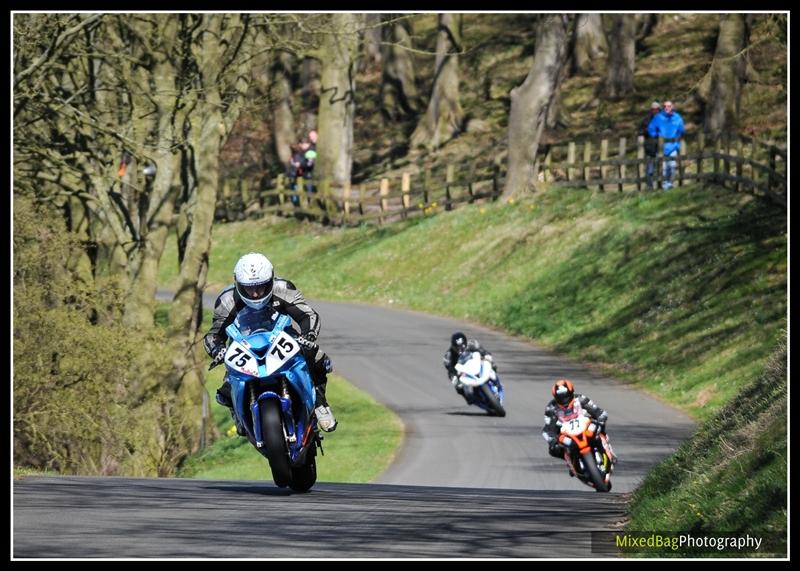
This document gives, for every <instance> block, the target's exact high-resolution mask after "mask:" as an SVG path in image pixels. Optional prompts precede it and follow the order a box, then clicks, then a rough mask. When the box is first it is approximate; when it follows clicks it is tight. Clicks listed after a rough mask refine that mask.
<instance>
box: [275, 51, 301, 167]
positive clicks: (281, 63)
mask: <svg viewBox="0 0 800 571" xmlns="http://www.w3.org/2000/svg"><path fill="white" fill-rule="evenodd" d="M293 59H294V58H293V57H292V56H291V55H290V54H288V53H286V52H279V53H278V54H276V56H275V60H274V62H273V64H272V66H271V70H270V72H271V73H270V75H271V78H272V81H271V82H270V98H269V101H270V105H271V106H272V133H273V142H274V144H275V153H276V154H277V155H278V158H279V159H280V161H281V164H282V165H284V166H285V165H286V164H287V163H288V162H289V159H290V158H291V156H292V151H291V148H290V145H292V144H293V143H295V142H297V141H296V140H295V139H296V136H295V132H294V115H293V114H292V67H293Z"/></svg>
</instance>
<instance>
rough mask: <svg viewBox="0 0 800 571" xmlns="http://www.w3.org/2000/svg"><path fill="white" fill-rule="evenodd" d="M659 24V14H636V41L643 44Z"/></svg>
mask: <svg viewBox="0 0 800 571" xmlns="http://www.w3.org/2000/svg"><path fill="white" fill-rule="evenodd" d="M656 24H658V14H636V41H637V42H642V41H643V40H644V39H645V38H647V36H649V35H650V34H651V33H652V32H653V28H655V27H656Z"/></svg>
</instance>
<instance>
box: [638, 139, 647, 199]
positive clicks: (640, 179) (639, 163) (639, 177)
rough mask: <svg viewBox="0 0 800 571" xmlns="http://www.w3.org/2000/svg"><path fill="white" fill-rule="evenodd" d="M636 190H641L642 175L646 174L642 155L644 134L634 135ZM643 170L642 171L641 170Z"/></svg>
mask: <svg viewBox="0 0 800 571" xmlns="http://www.w3.org/2000/svg"><path fill="white" fill-rule="evenodd" d="M636 159H637V160H638V161H639V162H637V163H636V190H642V177H643V176H645V175H646V174H647V163H646V162H645V157H644V135H639V136H638V137H636ZM642 171H644V172H642Z"/></svg>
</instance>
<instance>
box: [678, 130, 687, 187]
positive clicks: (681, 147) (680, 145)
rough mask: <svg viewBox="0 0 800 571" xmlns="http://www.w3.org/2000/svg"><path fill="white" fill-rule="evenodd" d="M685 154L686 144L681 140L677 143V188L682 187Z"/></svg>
mask: <svg viewBox="0 0 800 571" xmlns="http://www.w3.org/2000/svg"><path fill="white" fill-rule="evenodd" d="M685 154H686V143H685V142H684V141H683V139H681V140H680V141H678V186H683V169H684V165H683V156H684V155H685Z"/></svg>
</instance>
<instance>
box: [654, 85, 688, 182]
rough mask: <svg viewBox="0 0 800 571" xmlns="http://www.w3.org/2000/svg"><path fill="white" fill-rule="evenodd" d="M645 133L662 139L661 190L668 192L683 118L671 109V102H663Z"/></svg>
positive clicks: (679, 144)
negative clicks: (660, 110) (661, 108)
mask: <svg viewBox="0 0 800 571" xmlns="http://www.w3.org/2000/svg"><path fill="white" fill-rule="evenodd" d="M647 132H648V133H649V134H650V136H651V137H662V138H663V139H664V168H663V173H662V174H663V177H664V179H663V181H662V183H661V188H663V189H664V190H669V189H670V188H672V175H673V173H674V172H675V169H676V168H677V167H678V162H677V161H676V160H675V159H676V157H677V156H678V153H679V152H680V148H681V137H683V132H684V125H683V117H681V116H680V114H679V113H678V112H677V111H675V110H674V109H673V107H672V101H665V102H664V110H663V111H662V112H661V113H658V114H656V115H655V116H654V117H653V119H652V120H651V121H650V124H649V125H648V126H647Z"/></svg>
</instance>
